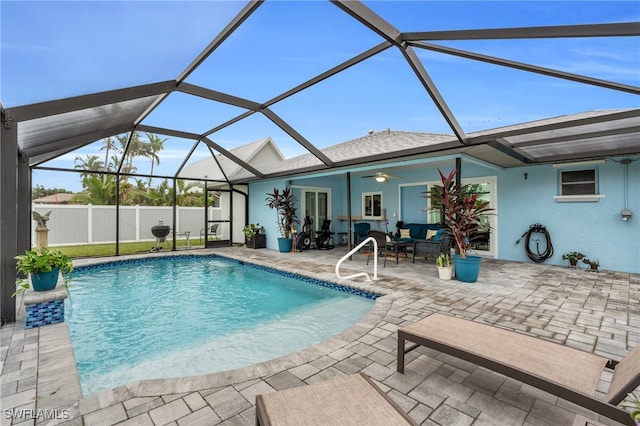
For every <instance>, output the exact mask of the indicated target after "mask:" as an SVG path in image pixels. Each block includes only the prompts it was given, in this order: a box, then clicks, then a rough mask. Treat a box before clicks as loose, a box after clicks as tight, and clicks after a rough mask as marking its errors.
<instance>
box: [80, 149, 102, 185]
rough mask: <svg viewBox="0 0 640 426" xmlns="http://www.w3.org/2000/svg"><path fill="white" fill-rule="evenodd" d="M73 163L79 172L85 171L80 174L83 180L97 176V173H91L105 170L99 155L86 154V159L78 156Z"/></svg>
mask: <svg viewBox="0 0 640 426" xmlns="http://www.w3.org/2000/svg"><path fill="white" fill-rule="evenodd" d="M73 162H74V164H75V165H74V167H75V168H76V169H77V170H83V172H82V173H80V176H81V177H82V179H83V180H84V179H86V178H87V177H89V176H97V174H96V173H90V172H101V171H102V170H103V169H104V163H103V162H102V161H100V158H99V157H98V156H97V155H89V154H85V157H84V158H82V157H80V156H78V157H76V158H75V159H74V160H73Z"/></svg>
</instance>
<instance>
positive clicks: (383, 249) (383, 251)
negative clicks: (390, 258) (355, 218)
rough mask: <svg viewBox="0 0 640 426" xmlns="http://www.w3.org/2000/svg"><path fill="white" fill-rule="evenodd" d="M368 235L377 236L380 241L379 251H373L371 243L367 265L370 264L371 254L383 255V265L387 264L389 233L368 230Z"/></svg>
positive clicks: (377, 240) (378, 241)
mask: <svg viewBox="0 0 640 426" xmlns="http://www.w3.org/2000/svg"><path fill="white" fill-rule="evenodd" d="M367 236H368V237H373V238H375V240H376V242H377V243H378V253H374V252H373V243H369V244H370V248H369V253H367V265H368V264H369V258H370V257H371V256H382V257H383V259H384V261H383V263H382V267H383V268H384V267H386V266H387V251H388V249H389V245H388V244H387V234H385V233H384V232H382V231H369V232H367Z"/></svg>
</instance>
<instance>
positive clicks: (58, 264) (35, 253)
mask: <svg viewBox="0 0 640 426" xmlns="http://www.w3.org/2000/svg"><path fill="white" fill-rule="evenodd" d="M16 260H17V261H18V262H17V263H16V271H18V272H21V273H23V274H24V275H31V286H32V287H33V290H34V291H47V290H53V289H54V288H56V285H57V284H58V277H59V275H60V273H62V277H63V279H64V284H65V286H68V285H69V282H70V281H71V275H70V274H71V271H73V265H72V263H71V258H70V257H69V256H67V255H65V254H63V253H62V252H60V251H58V250H49V249H48V248H47V247H42V248H39V249H36V250H27V251H25V252H24V254H23V255H20V256H16ZM16 285H18V286H19V287H20V288H19V289H18V290H17V291H16V292H15V293H14V296H15V295H16V294H18V293H22V292H24V291H25V290H27V289H29V288H30V286H29V282H28V281H27V280H26V279H19V280H18V281H16Z"/></svg>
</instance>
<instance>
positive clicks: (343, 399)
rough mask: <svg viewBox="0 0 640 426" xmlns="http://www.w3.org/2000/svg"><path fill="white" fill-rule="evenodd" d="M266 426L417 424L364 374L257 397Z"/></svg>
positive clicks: (260, 421)
mask: <svg viewBox="0 0 640 426" xmlns="http://www.w3.org/2000/svg"><path fill="white" fill-rule="evenodd" d="M256 424H257V425H262V426H276V425H278V426H288V425H291V426H294V425H295V426H298V425H323V426H324V425H341V426H361V425H367V426H395V425H416V423H415V422H414V421H413V420H412V419H411V417H409V416H408V415H407V414H406V413H405V412H404V411H402V409H401V408H400V407H399V406H398V405H397V404H396V403H395V402H394V401H393V400H391V398H389V397H388V396H387V394H385V393H384V392H383V391H382V390H381V389H380V388H378V387H377V386H376V385H375V384H374V383H373V381H372V380H371V379H369V378H368V377H367V376H365V375H364V374H362V373H359V374H353V375H350V376H346V377H338V378H336V379H332V380H327V381H324V382H320V383H316V384H313V385H309V386H298V387H295V388H291V389H285V390H282V391H279V392H273V393H268V394H264V395H258V396H256Z"/></svg>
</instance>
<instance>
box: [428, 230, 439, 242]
mask: <svg viewBox="0 0 640 426" xmlns="http://www.w3.org/2000/svg"><path fill="white" fill-rule="evenodd" d="M437 233H438V231H436V230H435V229H427V237H426V238H427V240H430V239H432V238H433V237H435V236H436V234H437Z"/></svg>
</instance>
